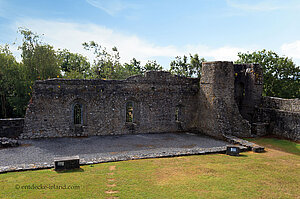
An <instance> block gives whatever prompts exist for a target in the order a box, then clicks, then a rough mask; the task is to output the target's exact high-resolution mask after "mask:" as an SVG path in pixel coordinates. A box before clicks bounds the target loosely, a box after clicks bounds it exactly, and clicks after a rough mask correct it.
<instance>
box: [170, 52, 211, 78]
mask: <svg viewBox="0 0 300 199" xmlns="http://www.w3.org/2000/svg"><path fill="white" fill-rule="evenodd" d="M205 61H206V60H205V59H204V58H201V59H199V56H198V54H195V55H194V56H193V55H191V54H190V55H189V58H188V57H187V56H185V55H184V56H183V57H180V56H177V57H176V58H175V60H173V61H172V62H171V63H170V66H171V67H170V72H171V73H172V74H176V75H180V76H186V77H198V78H200V77H201V69H202V62H205Z"/></svg>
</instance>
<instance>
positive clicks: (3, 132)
mask: <svg viewBox="0 0 300 199" xmlns="http://www.w3.org/2000/svg"><path fill="white" fill-rule="evenodd" d="M23 126H24V118H8V119H0V137H8V138H17V137H19V136H20V134H21V133H23Z"/></svg>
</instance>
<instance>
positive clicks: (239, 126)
mask: <svg viewBox="0 0 300 199" xmlns="http://www.w3.org/2000/svg"><path fill="white" fill-rule="evenodd" d="M198 102H199V111H198V119H197V120H198V129H199V130H200V131H201V132H202V133H205V134H208V135H210V136H214V137H218V138H223V135H224V134H227V135H236V136H243V137H245V136H246V137H247V136H250V135H251V132H250V129H251V127H250V124H249V122H248V121H246V120H245V119H243V118H242V117H241V115H240V113H239V110H238V106H237V104H236V102H235V100H234V65H233V63H232V62H206V63H203V65H202V77H201V81H200V91H199V101H198Z"/></svg>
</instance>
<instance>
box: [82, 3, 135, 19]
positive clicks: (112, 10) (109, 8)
mask: <svg viewBox="0 0 300 199" xmlns="http://www.w3.org/2000/svg"><path fill="white" fill-rule="evenodd" d="M86 2H87V3H89V4H90V5H92V6H94V7H96V8H99V9H101V10H103V11H105V12H106V13H108V14H109V15H112V16H114V15H116V14H117V13H118V12H120V11H122V10H125V9H129V8H135V7H136V6H135V5H134V4H132V3H130V2H127V1H125V0H122V1H121V0H86Z"/></svg>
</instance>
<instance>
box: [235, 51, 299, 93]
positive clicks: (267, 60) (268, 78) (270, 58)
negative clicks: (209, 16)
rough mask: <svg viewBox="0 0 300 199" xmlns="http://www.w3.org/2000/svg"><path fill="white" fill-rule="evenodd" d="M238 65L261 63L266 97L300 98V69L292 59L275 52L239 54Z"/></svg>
mask: <svg viewBox="0 0 300 199" xmlns="http://www.w3.org/2000/svg"><path fill="white" fill-rule="evenodd" d="M238 57H239V59H238V60H237V61H236V63H259V64H260V65H261V66H262V68H263V78H264V95H266V96H273V97H282V98H300V68H299V66H298V67H297V66H296V65H295V64H294V63H293V61H292V59H289V58H288V57H284V56H282V57H281V56H279V55H277V54H276V53H275V52H273V51H266V50H265V49H264V50H262V51H256V52H253V53H238Z"/></svg>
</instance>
